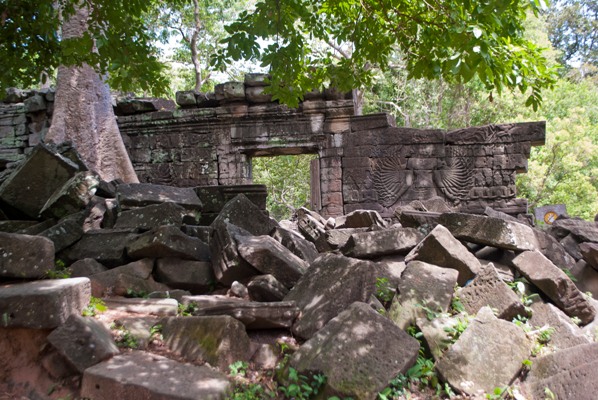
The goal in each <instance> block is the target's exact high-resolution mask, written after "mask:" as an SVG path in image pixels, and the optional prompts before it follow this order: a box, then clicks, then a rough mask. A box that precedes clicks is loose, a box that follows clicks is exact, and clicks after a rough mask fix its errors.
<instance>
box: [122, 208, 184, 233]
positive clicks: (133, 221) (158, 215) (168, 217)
mask: <svg viewBox="0 0 598 400" xmlns="http://www.w3.org/2000/svg"><path fill="white" fill-rule="evenodd" d="M187 213H188V212H187V211H186V210H185V209H184V208H183V207H181V206H179V205H178V204H175V203H168V202H167V203H162V204H152V205H149V206H145V207H142V208H137V209H134V210H127V211H123V212H122V213H121V214H120V215H119V216H118V219H117V220H116V224H115V225H114V228H115V229H123V228H125V229H127V228H128V229H135V228H139V229H143V230H148V229H152V228H157V227H159V226H162V225H175V226H180V225H182V224H183V216H184V215H186V214H187Z"/></svg>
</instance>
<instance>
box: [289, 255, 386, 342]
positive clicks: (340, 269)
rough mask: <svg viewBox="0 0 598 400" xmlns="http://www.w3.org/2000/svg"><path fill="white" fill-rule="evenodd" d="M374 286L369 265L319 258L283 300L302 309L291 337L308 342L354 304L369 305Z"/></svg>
mask: <svg viewBox="0 0 598 400" xmlns="http://www.w3.org/2000/svg"><path fill="white" fill-rule="evenodd" d="M375 285H376V269H375V266H374V264H373V263H372V262H368V261H359V260H355V259H351V258H347V257H344V256H342V255H336V254H324V255H322V256H320V257H319V258H318V259H316V261H314V262H313V263H312V265H311V266H310V267H309V269H308V270H307V271H306V273H305V274H304V275H303V277H302V278H301V279H300V280H299V282H298V283H297V285H295V287H293V289H292V290H291V291H290V292H289V294H288V295H287V296H286V297H285V301H295V302H296V303H297V306H298V307H299V308H300V309H301V316H300V317H299V318H298V319H297V322H295V324H294V325H293V329H292V331H293V333H294V334H295V335H297V336H299V337H302V338H306V339H308V338H310V337H311V336H313V334H315V333H316V332H317V331H318V330H320V329H321V328H322V327H323V326H324V325H325V324H326V323H327V322H328V321H330V320H331V319H332V318H334V317H335V316H337V315H338V314H339V313H340V312H342V311H343V310H344V309H345V308H347V307H348V306H349V305H350V304H352V303H353V302H355V301H360V302H364V303H365V302H368V301H369V299H370V296H371V295H372V294H373V293H374V290H375Z"/></svg>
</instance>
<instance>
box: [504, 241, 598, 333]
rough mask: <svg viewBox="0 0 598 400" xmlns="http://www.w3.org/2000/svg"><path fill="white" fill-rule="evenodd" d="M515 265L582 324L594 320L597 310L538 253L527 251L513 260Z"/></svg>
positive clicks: (571, 282) (558, 305)
mask: <svg viewBox="0 0 598 400" xmlns="http://www.w3.org/2000/svg"><path fill="white" fill-rule="evenodd" d="M513 265H514V266H515V268H517V269H518V270H519V272H520V273H521V274H522V275H523V276H525V277H526V278H527V279H528V280H529V281H530V282H531V283H533V284H534V285H536V286H537V287H538V289H540V290H541V291H542V293H544V294H545V295H546V296H547V297H548V298H549V299H550V300H552V302H554V304H555V305H556V306H557V307H558V308H560V309H561V310H563V311H564V312H565V314H567V315H568V316H570V317H578V318H579V319H580V320H581V322H582V324H584V325H585V324H588V323H590V322H592V320H594V317H595V316H596V310H595V309H594V307H593V306H592V305H591V304H590V303H589V302H588V300H587V299H586V298H585V297H584V296H583V294H582V293H581V292H580V291H579V289H578V288H577V287H576V286H575V283H573V281H571V279H570V278H569V277H568V276H567V275H566V274H565V273H564V272H563V271H561V270H560V269H559V268H558V267H557V266H555V265H554V264H553V263H552V262H550V260H549V259H547V258H546V257H544V256H543V255H542V254H541V253H540V252H538V251H525V252H523V253H521V254H519V255H518V256H517V257H515V258H514V259H513Z"/></svg>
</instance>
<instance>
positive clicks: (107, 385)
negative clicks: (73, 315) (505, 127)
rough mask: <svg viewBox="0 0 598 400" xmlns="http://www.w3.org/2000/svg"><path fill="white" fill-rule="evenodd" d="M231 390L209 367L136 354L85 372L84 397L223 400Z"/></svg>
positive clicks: (104, 363) (107, 362) (135, 352)
mask: <svg viewBox="0 0 598 400" xmlns="http://www.w3.org/2000/svg"><path fill="white" fill-rule="evenodd" d="M229 387H230V383H229V382H228V379H227V378H226V376H225V375H223V374H221V373H219V372H217V371H214V370H212V369H211V368H209V367H206V366H195V365H188V364H181V363H179V362H176V361H173V360H170V359H168V358H166V357H162V356H158V355H155V354H151V353H146V352H143V351H133V352H131V353H127V354H122V355H119V356H116V357H114V358H112V359H110V360H108V361H105V362H103V363H101V364H98V365H95V366H93V367H91V368H88V369H87V370H85V373H84V374H83V382H82V383H81V396H82V397H86V398H90V399H94V400H114V399H146V400H186V399H188V400H196V399H205V400H221V399H225V398H226V397H227V393H228V391H229Z"/></svg>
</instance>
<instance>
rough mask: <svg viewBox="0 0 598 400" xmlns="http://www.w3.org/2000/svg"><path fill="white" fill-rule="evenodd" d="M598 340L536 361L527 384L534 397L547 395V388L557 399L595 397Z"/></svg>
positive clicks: (543, 397)
mask: <svg viewBox="0 0 598 400" xmlns="http://www.w3.org/2000/svg"><path fill="white" fill-rule="evenodd" d="M597 360H598V343H591V344H584V345H579V346H575V347H570V348H567V349H565V350H560V351H557V352H555V353H552V354H548V355H546V356H543V357H540V358H538V359H536V360H535V361H534V363H533V364H532V367H531V370H530V372H529V374H528V376H527V379H526V381H525V385H524V386H523V392H524V393H525V394H526V395H527V396H528V398H530V399H533V400H543V399H545V398H546V397H547V395H546V389H548V390H550V392H551V393H552V394H553V395H554V398H556V399H587V400H590V399H594V398H595V397H596V391H597V390H598V379H597V378H598V377H597V376H596V371H598V361H597Z"/></svg>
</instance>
